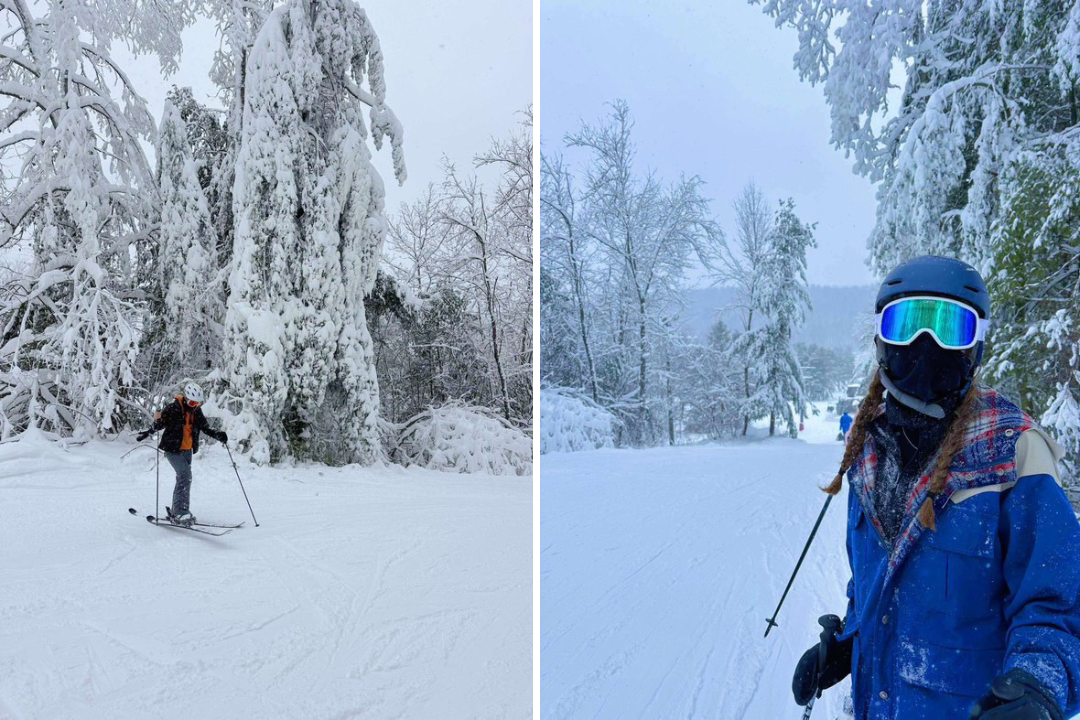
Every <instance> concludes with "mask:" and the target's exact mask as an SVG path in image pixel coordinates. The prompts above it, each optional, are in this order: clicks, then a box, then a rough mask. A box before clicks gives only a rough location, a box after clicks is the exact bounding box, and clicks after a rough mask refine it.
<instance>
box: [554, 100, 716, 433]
mask: <svg viewBox="0 0 1080 720" xmlns="http://www.w3.org/2000/svg"><path fill="white" fill-rule="evenodd" d="M632 129H633V120H632V119H631V116H630V109H629V106H628V105H627V104H626V103H625V102H623V101H616V102H615V103H613V104H612V106H611V114H610V117H609V121H608V122H607V123H604V124H600V125H596V126H591V125H587V124H583V125H582V127H581V129H580V130H579V131H578V132H577V133H574V134H571V135H568V136H567V138H566V142H567V144H568V145H569V146H571V147H579V148H583V149H586V150H588V151H589V152H590V162H589V165H588V170H587V172H586V179H585V189H584V195H583V198H584V200H585V202H586V203H587V204H588V206H589V210H588V215H589V217H590V222H589V224H588V227H589V230H588V234H589V236H590V238H591V239H593V240H594V241H595V242H596V243H598V244H599V245H600V246H601V248H602V249H603V250H604V252H605V253H606V254H607V256H608V262H609V264H610V266H611V271H612V273H613V276H614V278H615V279H616V282H617V286H618V287H619V288H620V289H621V290H622V291H623V293H625V296H628V298H627V299H628V300H629V302H630V303H631V308H629V310H630V313H631V314H632V318H628V319H630V321H631V323H632V328H630V327H626V328H620V331H619V336H620V342H624V341H625V340H626V334H625V332H624V331H625V330H629V331H630V332H632V333H633V334H634V336H635V341H636V342H635V344H636V361H637V388H636V397H635V403H636V412H635V415H636V418H635V422H636V426H637V427H636V434H637V437H636V441H637V442H651V441H652V439H653V437H652V436H653V435H654V431H655V428H654V427H653V424H654V423H653V418H652V412H651V410H650V408H649V358H650V340H651V339H653V337H655V336H657V335H658V334H659V333H658V332H657V328H658V327H660V326H661V325H662V317H661V316H662V312H663V309H664V307H665V306H666V305H667V304H669V303H672V302H676V301H677V297H676V296H677V295H678V292H677V291H678V288H679V287H680V285H681V283H682V280H683V278H684V277H685V275H686V272H687V270H688V268H689V267H690V265H691V264H692V262H693V261H694V259H695V257H696V259H697V260H699V261H702V262H705V263H708V262H709V258H710V252H711V249H712V246H713V244H714V243H715V239H716V238H717V237H718V236H719V228H718V227H717V225H716V224H715V222H713V220H712V218H711V217H710V216H709V212H708V206H709V203H708V201H707V200H706V199H705V198H704V197H703V196H702V194H701V188H702V185H703V183H702V181H701V179H700V178H697V177H691V178H686V177H683V178H680V179H679V180H678V181H677V182H675V183H673V184H671V185H670V186H668V187H665V186H664V185H663V184H662V183H661V182H660V181H659V180H658V179H657V178H656V177H655V175H653V174H652V173H647V174H645V175H642V176H638V175H636V173H635V168H634V156H635V148H634V145H633V142H632V140H631V131H632ZM620 316H621V317H625V316H624V315H622V313H620ZM650 328H651V329H652V331H650Z"/></svg>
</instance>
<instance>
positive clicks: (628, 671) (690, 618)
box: [540, 417, 849, 720]
mask: <svg viewBox="0 0 1080 720" xmlns="http://www.w3.org/2000/svg"><path fill="white" fill-rule="evenodd" d="M813 421H814V422H813V423H812V424H813V425H815V426H816V425H821V427H809V426H808V428H807V430H808V431H810V432H809V433H808V436H809V437H811V438H812V439H814V440H817V441H819V443H820V444H808V443H806V442H803V441H801V440H789V439H786V438H783V439H781V438H776V439H771V440H763V441H757V442H747V443H742V444H724V445H704V446H692V447H677V448H657V449H651V450H600V451H594V452H582V453H572V454H552V455H544V456H543V457H542V458H541V462H540V473H541V477H542V478H543V479H542V481H541V485H540V538H541V554H540V624H541V625H540V653H541V688H542V693H541V717H543V718H551V719H554V718H560V719H561V718H660V717H662V718H733V719H734V718H748V719H758V718H760V719H762V720H782V719H783V718H791V719H792V720H796V719H797V718H800V717H802V708H800V707H798V706H796V705H795V703H794V701H793V700H792V698H791V675H792V671H793V670H794V667H795V663H796V662H797V660H798V658H799V656H801V654H802V653H803V652H804V651H805V650H806V649H807V648H808V647H810V645H812V644H813V643H814V642H815V641H816V639H817V633H818V632H820V627H819V626H818V625H817V617H818V616H819V615H822V614H826V613H837V614H840V615H842V614H843V612H844V609H845V605H846V598H845V595H844V590H845V586H846V582H847V578H848V569H847V558H846V554H845V550H844V521H845V513H844V507H845V506H844V502H843V496H841V499H840V500H841V501H840V502H835V501H834V502H833V507H831V508H830V509H829V512H828V514H827V515H826V517H825V519H824V521H823V522H822V526H821V529H820V531H819V533H818V537H817V539H816V540H815V542H814V545H813V546H812V548H811V550H810V553H809V554H808V556H807V559H806V561H805V562H804V564H803V568H802V570H801V571H800V573H799V577H798V578H797V579H796V581H795V585H794V587H793V588H792V590H791V593H790V594H789V596H788V598H787V600H786V602H785V603H784V607H783V609H782V610H781V611H780V615H779V617H778V622H779V627H777V628H774V629H773V631H772V632H771V633H770V634H769V637H768V638H763V637H762V636H763V635H764V632H765V624H766V623H765V618H766V617H769V616H771V615H772V612H773V610H774V608H775V607H776V603H777V601H778V600H779V599H780V594H781V592H782V591H783V589H784V585H785V584H786V583H787V580H788V577H789V576H790V573H791V571H792V569H793V568H794V566H795V561H796V560H797V558H798V556H799V553H800V552H801V550H802V548H803V545H804V543H805V542H806V537H807V534H808V533H809V532H810V529H811V527H812V526H813V523H814V520H815V519H816V516H817V513H818V512H819V511H820V510H821V505H822V503H823V502H824V499H825V496H824V494H823V493H822V492H821V491H820V490H818V486H819V485H823V484H826V483H827V482H828V480H830V479H831V478H832V476H833V475H835V473H836V466H837V464H838V463H839V460H840V453H841V445H840V443H838V442H835V440H833V439H832V438H833V437H834V436H835V432H834V431H832V430H831V428H830V427H829V426H828V424H827V423H831V422H832V420H830V419H829V418H827V417H822V418H815V419H813ZM809 424H810V422H809V421H808V425H809ZM847 692H849V690H848V683H847V681H845V682H844V683H843V684H841V685H840V686H838V687H837V688H834V689H832V690H830V691H829V693H828V694H826V695H825V696H824V697H823V698H822V699H821V700H819V701H818V703H817V705H816V706H815V708H814V715H813V717H814V718H821V719H829V720H832V719H833V718H837V717H841V718H842V717H844V714H843V705H844V703H843V695H844V694H846V693H847Z"/></svg>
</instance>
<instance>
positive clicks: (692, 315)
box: [683, 285, 877, 350]
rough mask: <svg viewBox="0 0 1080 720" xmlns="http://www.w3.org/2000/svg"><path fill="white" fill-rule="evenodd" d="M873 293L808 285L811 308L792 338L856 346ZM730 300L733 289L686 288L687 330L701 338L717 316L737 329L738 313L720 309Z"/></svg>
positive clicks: (869, 287)
mask: <svg viewBox="0 0 1080 720" xmlns="http://www.w3.org/2000/svg"><path fill="white" fill-rule="evenodd" d="M876 292H877V288H876V287H875V286H872V285H861V286H859V285H857V286H848V287H834V286H827V285H811V286H810V299H811V302H812V303H813V309H812V310H811V311H810V313H809V314H808V315H807V318H806V324H805V325H803V326H802V327H801V328H798V329H797V330H796V332H795V337H794V340H795V341H796V342H807V343H814V344H816V345H823V346H825V347H832V348H838V349H839V348H846V349H850V350H857V349H859V348H858V344H859V339H860V335H861V332H862V331H864V330H865V329H866V328H867V327H868V323H869V322H870V317H871V315H872V314H873V309H874V295H875V293H876ZM734 299H735V294H734V291H732V290H730V289H728V288H706V289H699V290H690V291H688V293H687V297H686V311H685V313H684V314H683V320H684V322H685V323H686V326H687V329H688V330H689V331H690V332H691V333H693V334H694V335H697V336H701V337H704V336H705V335H706V333H708V331H709V328H711V327H712V326H713V324H714V323H715V322H716V321H717V320H719V319H720V318H721V317H723V319H724V322H725V323H726V324H727V325H728V327H730V328H731V329H733V330H736V329H739V322H740V321H739V315H738V314H737V313H736V312H735V311H731V310H729V311H727V312H724V309H725V308H726V307H728V306H729V305H730V304H731V303H732V302H733V301H734Z"/></svg>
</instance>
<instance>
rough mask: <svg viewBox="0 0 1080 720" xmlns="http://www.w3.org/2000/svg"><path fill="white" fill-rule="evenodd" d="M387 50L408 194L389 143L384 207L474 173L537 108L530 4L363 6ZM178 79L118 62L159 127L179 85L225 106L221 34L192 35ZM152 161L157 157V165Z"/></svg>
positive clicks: (146, 64) (379, 1)
mask: <svg viewBox="0 0 1080 720" xmlns="http://www.w3.org/2000/svg"><path fill="white" fill-rule="evenodd" d="M361 4H362V5H363V7H364V8H365V10H366V11H367V14H368V18H369V19H370V20H371V23H372V25H373V26H374V28H375V31H376V33H378V35H379V40H380V42H381V45H382V51H383V57H384V62H385V64H386V97H387V103H388V104H389V105H390V106H391V107H392V108H393V109H394V112H395V113H396V114H397V116H398V119H399V120H401V122H402V124H403V125H404V127H405V163H406V165H407V167H408V171H409V178H408V180H407V181H406V183H405V185H404V187H400V188H399V187H398V184H397V181H396V180H394V175H393V170H392V165H391V162H390V148H389V144H386V145H384V147H383V150H381V151H379V152H377V153H375V165H376V168H377V169H378V170H379V173H380V174H381V175H382V177H383V181H384V183H385V184H386V194H387V198H386V206H387V209H388V210H392V211H393V210H396V209H397V208H398V206H399V204H400V203H401V202H402V201H408V200H411V199H413V198H415V197H416V196H417V195H419V194H420V193H421V192H422V191H423V190H424V188H425V187H426V185H427V183H429V182H434V183H438V182H440V181H441V180H442V170H441V167H442V157H443V155H446V156H447V157H449V158H450V159H451V160H452V161H454V162H456V163H457V165H458V167H459V169H462V168H464V167H466V166H468V165H469V164H470V163H471V159H472V157H473V156H474V155H476V154H477V153H479V152H481V151H483V150H484V149H486V148H487V146H488V144H489V142H490V139H491V138H492V137H498V136H503V135H506V134H507V133H508V132H509V131H511V130H512V129H514V128H515V127H516V125H517V123H518V122H519V115H518V112H519V111H522V110H524V109H525V108H527V107H528V105H529V104H530V103H531V102H532V2H531V0H439V2H431V0H362V2H361ZM183 37H184V55H183V58H182V59H181V63H180V70H179V71H178V72H177V73H176V74H174V75H173V76H171V77H168V78H163V77H162V75H161V71H160V67H159V65H158V63H157V61H156V59H147V58H140V59H136V60H132V59H131V57H130V55H129V54H128V53H127V52H126V51H125V50H124V49H123V48H119V47H114V48H113V54H114V56H116V58H117V59H118V60H119V61H120V62H121V64H122V66H123V67H124V68H125V69H130V72H129V75H130V76H131V79H132V82H133V83H134V84H135V85H136V86H137V88H138V90H139V92H140V93H141V94H142V95H143V97H144V98H145V99H146V100H147V102H148V103H149V106H150V111H151V113H152V114H153V115H154V117H155V119H157V120H159V121H160V119H161V111H162V108H163V106H164V101H165V94H166V93H167V92H168V90H169V88H170V87H171V86H172V85H179V86H190V87H191V88H192V90H193V91H194V93H195V97H196V99H198V100H199V101H200V102H204V103H206V104H209V105H211V106H213V107H221V103H220V102H219V101H218V100H217V99H216V97H215V95H216V92H217V88H216V87H215V86H214V85H213V83H211V82H210V80H209V78H208V77H207V74H208V73H209V70H210V65H211V64H212V62H213V53H214V51H215V50H216V49H217V47H218V38H217V36H216V34H215V29H214V25H213V23H212V22H210V21H202V22H199V23H198V24H196V25H194V26H192V27H191V28H188V29H187V30H186V31H185V33H184V36H183ZM151 161H153V160H152V158H151Z"/></svg>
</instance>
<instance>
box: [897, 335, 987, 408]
mask: <svg viewBox="0 0 1080 720" xmlns="http://www.w3.org/2000/svg"><path fill="white" fill-rule="evenodd" d="M971 352H972V351H967V350H946V349H945V348H943V347H941V346H940V345H938V344H937V342H936V341H935V340H934V338H932V337H930V335H928V334H924V335H920V336H919V337H918V338H916V339H915V342H913V343H911V344H910V345H890V344H889V343H886V342H882V341H881V340H880V339H879V340H877V355H878V364H879V365H880V366H881V368H882V369H883V370H884V371H885V374H886V375H887V376H888V380H889V381H891V383H892V384H893V385H894V386H896V388H897V389H898V390H900V391H901V392H902V393H904V394H907V395H910V396H911V397H914V398H916V399H917V400H921V401H922V402H923V403H926V404H929V405H937V406H939V407H940V408H941V409H942V410H943V411H944V412H946V413H947V412H949V411H950V410H952V409H954V408H955V407H956V405H957V404H958V403H959V400H960V393H961V391H963V390H965V389H966V388H967V387H968V384H969V383H970V381H971V377H972V375H973V374H974V372H975V362H974V360H973V358H972V355H971ZM886 385H888V383H887V384H886ZM898 399H899V400H900V401H901V402H903V401H904V398H903V397H902V396H901V397H898ZM916 409H917V410H920V411H923V410H922V408H916Z"/></svg>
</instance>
